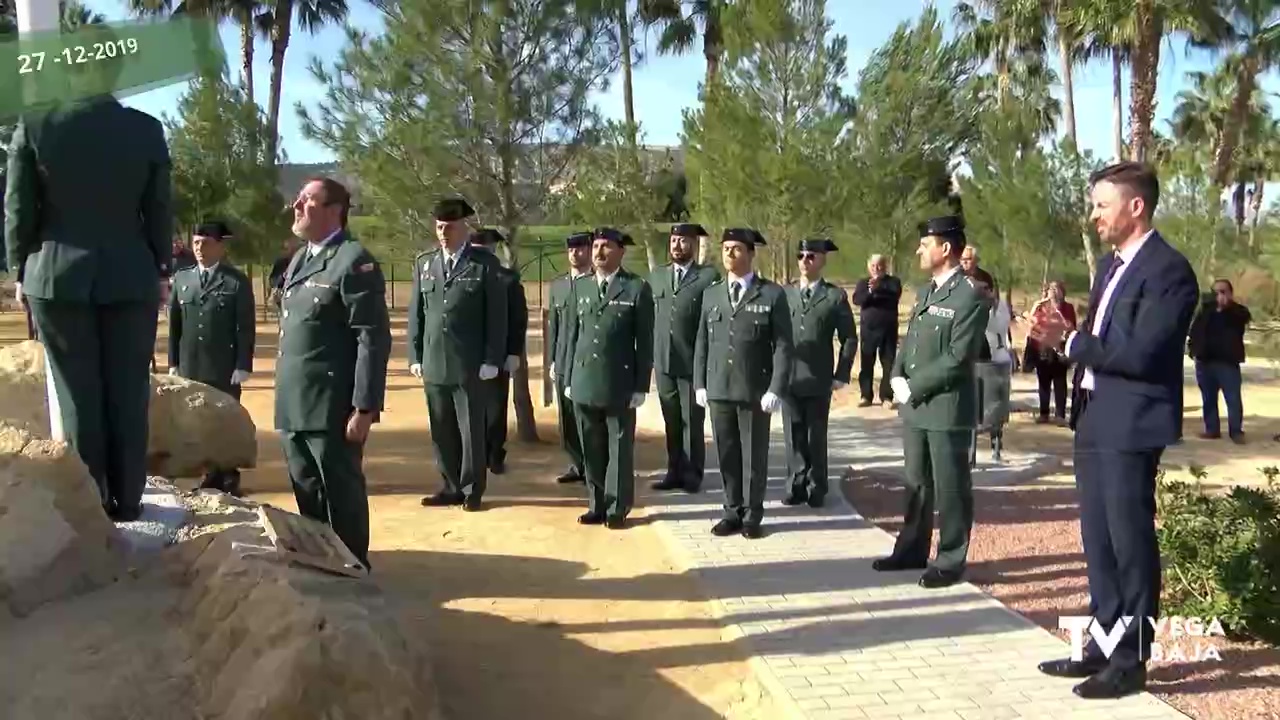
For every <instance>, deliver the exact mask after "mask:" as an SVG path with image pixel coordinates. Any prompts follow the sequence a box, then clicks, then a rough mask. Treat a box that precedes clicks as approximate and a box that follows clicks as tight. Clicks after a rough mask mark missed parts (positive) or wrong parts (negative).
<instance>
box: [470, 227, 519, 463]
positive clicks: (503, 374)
mask: <svg viewBox="0 0 1280 720" xmlns="http://www.w3.org/2000/svg"><path fill="white" fill-rule="evenodd" d="M506 241H507V239H506V238H505V237H503V236H502V233H500V232H498V231H497V230H494V229H493V228H484V229H483V230H479V231H477V232H474V233H472V234H471V245H472V246H473V247H477V248H480V249H481V250H484V251H485V252H487V253H489V254H490V255H493V257H494V259H495V260H497V259H498V255H497V252H496V251H497V249H498V243H501V242H506ZM498 277H499V279H501V280H502V284H503V287H504V288H505V289H506V295H507V357H506V359H505V360H504V361H503V364H502V369H501V370H499V372H498V377H496V378H494V379H492V380H489V381H487V382H485V383H484V389H485V398H486V400H485V420H484V424H485V432H484V438H485V441H484V448H485V458H486V460H487V461H488V465H489V472H491V473H493V474H494V475H501V474H502V473H504V472H506V471H507V407H508V406H509V405H510V404H511V402H510V401H511V373H513V372H515V371H516V369H517V368H519V367H520V357H521V356H522V355H524V340H525V336H526V335H527V334H528V333H529V304H528V301H527V300H525V297H524V285H523V284H521V282H520V272H519V271H517V270H513V269H512V268H508V267H503V265H502V262H501V261H499V262H498Z"/></svg>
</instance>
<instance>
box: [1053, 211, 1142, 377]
mask: <svg viewBox="0 0 1280 720" xmlns="http://www.w3.org/2000/svg"><path fill="white" fill-rule="evenodd" d="M1154 232H1155V230H1154V229H1152V230H1148V231H1147V234H1146V235H1143V236H1142V237H1140V238H1138V241H1137V242H1135V243H1133V244H1132V245H1130V246H1129V247H1127V248H1125V249H1123V250H1121V251H1120V253H1119V257H1120V259H1121V260H1123V261H1124V264H1123V265H1121V266H1120V269H1119V270H1116V273H1115V275H1112V276H1111V282H1109V283H1107V286H1106V287H1105V288H1103V289H1102V297H1101V298H1100V299H1099V300H1098V311H1097V312H1095V313H1094V314H1093V325H1092V326H1091V327H1090V328H1089V334H1090V335H1093V336H1094V337H1098V336H1099V335H1100V334H1101V333H1102V319H1103V318H1104V317H1106V316H1107V307H1108V306H1110V305H1111V295H1112V293H1114V292H1115V289H1116V287H1117V286H1119V284H1120V278H1121V277H1123V276H1124V274H1125V273H1127V272H1129V268H1130V267H1132V266H1133V259H1134V258H1135V257H1137V256H1138V251H1139V250H1141V249H1142V246H1143V245H1146V244H1147V240H1150V239H1151V234H1152V233H1154ZM1112 262H1114V261H1112ZM1079 334H1080V333H1079V332H1078V331H1077V332H1073V333H1071V335H1070V336H1068V337H1067V347H1066V350H1067V357H1068V358H1070V357H1071V344H1072V342H1073V341H1075V339H1076V335H1079ZM1080 387H1082V388H1084V389H1085V390H1093V388H1094V377H1093V370H1091V369H1089V368H1085V369H1084V377H1083V378H1081V379H1080Z"/></svg>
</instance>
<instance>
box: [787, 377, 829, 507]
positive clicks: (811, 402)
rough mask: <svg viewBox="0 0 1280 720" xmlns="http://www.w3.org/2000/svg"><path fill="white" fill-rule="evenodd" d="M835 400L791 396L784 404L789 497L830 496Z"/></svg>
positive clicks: (817, 497)
mask: <svg viewBox="0 0 1280 720" xmlns="http://www.w3.org/2000/svg"><path fill="white" fill-rule="evenodd" d="M830 415H831V396H830V395H819V396H815V397H796V396H791V397H788V398H786V399H785V400H783V401H782V434H783V438H784V439H785V440H786V447H787V451H786V452H787V480H788V482H789V486H788V487H787V493H788V494H789V495H790V496H792V497H797V498H816V499H818V500H821V499H822V498H825V497H826V496H827V490H828V487H829V483H828V478H827V472H828V471H827V420H828V418H829V416H830Z"/></svg>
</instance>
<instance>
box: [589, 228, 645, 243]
mask: <svg viewBox="0 0 1280 720" xmlns="http://www.w3.org/2000/svg"><path fill="white" fill-rule="evenodd" d="M591 236H592V237H593V238H595V239H597V240H609V241H610V242H615V243H617V244H618V245H620V246H622V247H626V246H627V245H634V244H635V241H634V240H632V239H631V236H630V235H628V234H626V233H624V232H622V231H621V230H619V229H617V228H611V227H598V228H596V229H595V230H593V231H592V232H591Z"/></svg>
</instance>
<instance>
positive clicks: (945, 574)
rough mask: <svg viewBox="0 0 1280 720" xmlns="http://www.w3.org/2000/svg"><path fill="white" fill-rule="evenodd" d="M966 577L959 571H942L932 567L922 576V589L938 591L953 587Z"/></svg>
mask: <svg viewBox="0 0 1280 720" xmlns="http://www.w3.org/2000/svg"><path fill="white" fill-rule="evenodd" d="M962 577H964V573H963V572H961V571H959V570H942V569H940V568H936V567H931V568H929V569H928V570H925V571H924V574H923V575H921V576H920V587H922V588H925V589H927V590H937V589H938V588H944V587H951V586H952V585H955V584H956V583H958V582H960V578H962Z"/></svg>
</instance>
